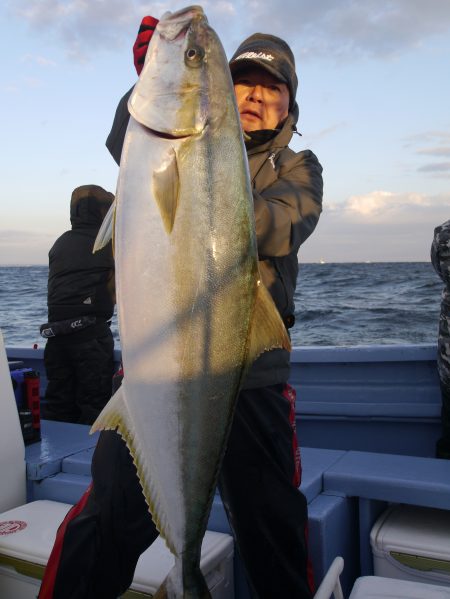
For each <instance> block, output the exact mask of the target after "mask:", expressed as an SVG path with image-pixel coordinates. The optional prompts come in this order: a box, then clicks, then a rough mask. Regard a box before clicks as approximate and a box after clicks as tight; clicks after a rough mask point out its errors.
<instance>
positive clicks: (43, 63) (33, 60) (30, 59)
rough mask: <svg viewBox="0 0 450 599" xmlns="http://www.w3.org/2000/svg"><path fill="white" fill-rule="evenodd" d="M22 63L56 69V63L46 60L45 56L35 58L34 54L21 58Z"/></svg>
mask: <svg viewBox="0 0 450 599" xmlns="http://www.w3.org/2000/svg"><path fill="white" fill-rule="evenodd" d="M21 61H22V62H28V63H32V64H37V65H39V66H40V67H55V66H56V62H55V61H53V60H50V59H49V58H45V57H44V56H33V55H32V54H25V55H24V56H22V58H21Z"/></svg>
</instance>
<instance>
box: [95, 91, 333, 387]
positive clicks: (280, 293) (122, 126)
mask: <svg viewBox="0 0 450 599" xmlns="http://www.w3.org/2000/svg"><path fill="white" fill-rule="evenodd" d="M131 91H132V90H129V91H128V92H127V93H126V94H125V95H124V96H123V98H122V99H121V100H120V102H119V105H118V106H117V110H116V114H115V118H114V122H113V125H112V128H111V132H110V134H109V135H108V138H107V140H106V146H107V148H108V150H109V151H110V152H111V154H112V156H113V158H114V160H115V161H116V162H117V164H119V163H120V155H121V152H122V146H123V140H124V137H125V132H126V128H127V125H128V120H129V113H128V109H127V101H128V98H129V96H130V94H131ZM297 115H298V107H297V105H296V104H295V106H294V110H293V114H290V115H289V116H288V118H287V120H286V121H285V123H284V125H283V127H282V128H281V129H280V130H279V131H278V130H277V131H274V132H266V135H264V133H263V135H262V136H261V137H262V138H263V139H262V141H261V142H260V143H258V142H257V141H256V142H255V137H257V136H254V138H253V140H251V141H250V142H248V146H247V155H248V161H249V167H250V175H251V181H252V188H253V199H254V205H255V220H256V236H257V242H258V253H259V265H260V273H261V278H262V281H263V283H264V284H265V285H266V287H267V288H268V289H269V291H270V293H271V295H272V297H273V299H274V301H275V304H276V306H277V308H278V310H279V312H280V314H281V316H282V318H283V320H284V322H285V324H286V326H287V327H288V328H289V327H290V326H292V324H293V320H294V292H295V287H296V284H297V275H298V258H297V252H298V250H299V248H300V245H301V244H302V243H303V242H304V241H305V240H306V239H307V238H308V237H309V236H310V235H311V233H312V232H313V231H314V228H315V226H316V224H317V221H318V220H319V216H320V213H321V210H322V193H323V181H322V167H321V166H320V164H319V161H318V160H317V157H316V156H315V155H314V154H313V153H312V152H311V151H310V150H304V151H302V152H297V153H296V152H294V151H293V150H291V149H290V148H289V147H288V144H289V142H290V140H291V139H292V135H293V133H294V131H295V123H296V121H297V118H296V117H297ZM258 133H259V132H258ZM289 362H290V356H289V353H288V352H287V351H286V350H282V349H276V350H272V351H269V352H266V353H264V354H262V355H261V356H260V357H259V358H258V359H257V360H256V361H255V363H254V364H253V366H252V367H251V369H250V371H249V373H248V375H247V378H246V380H245V382H244V385H243V387H244V388H257V387H265V386H267V385H274V384H277V383H285V382H287V380H288V378H289V373H290V368H289Z"/></svg>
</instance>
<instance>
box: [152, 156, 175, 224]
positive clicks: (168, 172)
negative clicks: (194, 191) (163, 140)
mask: <svg viewBox="0 0 450 599" xmlns="http://www.w3.org/2000/svg"><path fill="white" fill-rule="evenodd" d="M152 185H153V196H154V198H155V200H156V203H157V204H158V207H159V211H160V212H161V218H162V221H163V225H164V229H165V230H166V232H167V233H171V232H172V229H173V224H174V222H175V214H176V211H177V206H178V194H179V191H180V178H179V175H178V165H177V156H176V153H175V150H174V149H173V148H170V150H169V151H168V152H167V153H166V155H165V157H164V160H163V162H162V164H161V166H160V167H159V168H158V169H157V170H155V171H154V172H153V179H152Z"/></svg>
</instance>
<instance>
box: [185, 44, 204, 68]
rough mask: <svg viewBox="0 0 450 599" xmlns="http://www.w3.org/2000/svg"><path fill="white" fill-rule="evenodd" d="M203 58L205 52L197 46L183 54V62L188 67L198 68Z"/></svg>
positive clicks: (191, 47)
mask: <svg viewBox="0 0 450 599" xmlns="http://www.w3.org/2000/svg"><path fill="white" fill-rule="evenodd" d="M204 56H205V51H204V50H203V48H200V47H199V46H190V47H189V48H188V49H187V50H186V52H185V53H184V58H185V62H186V64H188V65H189V66H200V63H201V61H202V60H203V57H204Z"/></svg>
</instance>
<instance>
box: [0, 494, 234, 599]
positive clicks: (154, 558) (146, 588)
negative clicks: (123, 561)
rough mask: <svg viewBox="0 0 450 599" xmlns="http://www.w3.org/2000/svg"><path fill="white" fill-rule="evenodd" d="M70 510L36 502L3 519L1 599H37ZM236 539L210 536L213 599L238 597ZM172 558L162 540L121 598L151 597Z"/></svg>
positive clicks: (208, 574) (207, 554)
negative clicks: (234, 541)
mask: <svg viewBox="0 0 450 599" xmlns="http://www.w3.org/2000/svg"><path fill="white" fill-rule="evenodd" d="M71 507H72V506H71V505H69V504H66V503H58V502H55V501H46V500H42V501H34V502H32V503H28V504H25V505H22V506H20V507H18V508H14V509H12V510H9V511H7V512H3V513H2V514H0V598H1V599H35V598H36V596H37V593H38V590H39V586H40V580H41V578H42V575H43V572H44V569H45V565H46V564H47V560H48V558H49V555H50V552H51V550H52V547H53V543H54V541H55V535H56V531H57V529H58V526H59V525H60V523H61V522H62V520H63V519H64V517H65V515H66V514H67V512H68V510H69V509H70V508H71ZM233 553H234V544H233V538H232V537H231V536H230V535H227V534H222V533H218V532H211V531H207V532H206V535H205V538H204V540H203V545H202V557H201V568H202V571H203V573H204V575H205V579H206V582H207V584H208V587H209V589H210V591H211V595H212V597H213V599H233V598H234V578H233ZM173 563H174V559H173V556H172V554H171V553H170V551H169V550H168V549H167V548H166V546H165V544H164V541H162V540H161V539H160V538H158V539H157V540H156V541H155V542H154V543H153V545H152V546H151V547H149V549H147V551H145V552H144V553H143V554H142V555H141V557H140V559H139V562H138V565H137V567H136V572H135V577H134V580H133V584H132V585H131V590H129V591H127V592H126V593H125V594H124V595H123V598H124V599H125V598H126V599H132V598H134V597H142V598H143V597H151V596H152V595H153V594H154V593H155V592H156V589H157V588H158V587H159V585H160V584H161V583H162V581H163V580H164V578H165V577H166V575H167V573H168V572H169V570H170V568H171V567H172V565H173Z"/></svg>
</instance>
